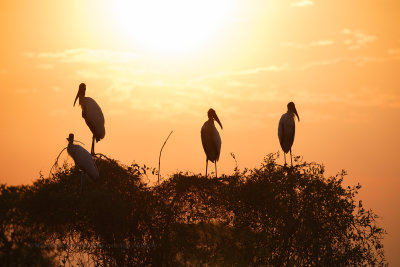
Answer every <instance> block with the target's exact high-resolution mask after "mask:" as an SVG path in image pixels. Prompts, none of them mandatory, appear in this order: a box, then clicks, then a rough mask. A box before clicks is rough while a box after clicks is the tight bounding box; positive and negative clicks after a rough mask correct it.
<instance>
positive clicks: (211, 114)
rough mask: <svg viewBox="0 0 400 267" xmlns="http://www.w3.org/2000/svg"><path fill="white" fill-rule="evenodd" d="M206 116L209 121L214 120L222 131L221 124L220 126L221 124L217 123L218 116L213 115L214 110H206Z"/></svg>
mask: <svg viewBox="0 0 400 267" xmlns="http://www.w3.org/2000/svg"><path fill="white" fill-rule="evenodd" d="M207 115H208V119H210V120H215V121H216V122H218V124H219V126H221V129H223V128H222V124H221V122H220V121H219V118H218V116H217V113H215V110H214V109H212V108H210V109H209V110H208V112H207Z"/></svg>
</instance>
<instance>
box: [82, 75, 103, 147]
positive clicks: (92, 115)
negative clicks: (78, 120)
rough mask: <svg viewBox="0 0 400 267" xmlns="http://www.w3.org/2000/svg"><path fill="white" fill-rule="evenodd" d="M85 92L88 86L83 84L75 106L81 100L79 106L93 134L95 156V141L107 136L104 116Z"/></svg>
mask: <svg viewBox="0 0 400 267" xmlns="http://www.w3.org/2000/svg"><path fill="white" fill-rule="evenodd" d="M85 92H86V85H85V84H84V83H81V84H80V85H79V90H78V93H77V94H76V97H75V101H74V106H75V103H76V100H77V99H78V98H79V105H81V107H82V117H83V118H84V119H85V121H86V124H87V126H89V129H90V131H91V132H92V133H93V138H92V149H91V152H90V153H91V154H92V155H94V141H95V140H96V143H97V142H98V141H100V140H101V139H103V138H104V136H105V134H106V130H105V128H104V115H103V112H102V111H101V108H100V106H99V105H98V104H97V103H96V101H94V99H93V98H90V97H85Z"/></svg>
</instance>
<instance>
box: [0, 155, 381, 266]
mask: <svg viewBox="0 0 400 267" xmlns="http://www.w3.org/2000/svg"><path fill="white" fill-rule="evenodd" d="M276 159H277V155H276V154H270V155H268V156H267V157H266V158H265V160H264V162H263V163H262V165H261V166H260V167H259V168H255V169H253V170H246V171H243V172H239V171H238V170H236V172H235V173H234V174H233V175H230V176H222V177H221V178H219V179H207V178H205V177H203V176H200V175H191V174H183V173H177V174H175V175H173V176H172V177H171V178H170V179H169V180H166V181H164V182H162V183H161V184H160V185H158V186H154V187H150V186H148V185H146V184H145V183H144V182H143V181H144V177H145V172H146V171H148V170H149V169H148V168H146V167H144V168H143V167H140V166H138V165H137V164H134V165H132V166H129V167H127V166H121V165H120V164H118V163H117V162H116V161H114V160H111V159H107V158H106V159H103V158H97V159H96V164H97V166H98V168H99V172H100V178H99V180H98V181H95V183H94V184H87V185H86V187H85V189H84V191H83V192H82V193H81V192H80V190H79V187H80V174H79V172H78V171H76V170H75V168H70V167H68V166H64V167H62V168H60V169H59V170H58V171H57V172H56V173H55V174H54V177H52V178H43V177H41V178H40V179H38V180H37V181H36V182H35V183H34V184H33V185H31V186H20V187H7V186H5V185H3V186H1V187H0V189H1V195H0V201H1V202H0V203H1V205H0V208H1V209H2V210H1V214H2V215H1V216H2V217H1V218H0V219H1V227H2V228H1V229H0V230H1V233H0V234H1V237H2V239H1V240H5V241H0V246H1V251H2V252H1V254H0V257H1V258H0V260H2V259H3V258H4V259H8V260H9V261H8V262H10V260H13V259H16V257H15V256H13V255H14V254H15V253H17V254H18V255H23V256H24V257H25V258H27V257H28V256H29V257H32V255H36V256H35V257H36V259H37V260H38V261H41V262H45V263H46V264H47V265H52V264H53V265H54V264H55V262H58V264H62V265H70V264H71V265H72V264H74V265H76V264H81V265H89V264H90V265H100V266H103V265H107V266H108V265H113V266H131V265H161V264H164V265H200V264H201V265H203V264H208V265H233V264H234V265H277V266H285V265H286V266H305V265H313V266H315V265H320V266H354V265H386V262H385V258H384V253H383V246H382V237H383V235H384V230H383V229H382V228H379V227H378V226H377V225H376V222H375V219H376V218H377V216H376V215H375V214H374V213H373V212H372V211H371V210H367V209H365V208H364V207H363V206H362V202H361V201H356V195H357V192H358V190H359V189H360V188H361V186H360V185H356V186H354V187H347V188H344V187H343V185H342V181H343V177H344V176H345V175H346V174H345V172H342V173H340V174H338V175H336V176H334V177H329V178H326V177H324V168H323V166H321V165H319V164H316V163H307V162H301V161H299V159H298V158H297V160H296V161H295V162H296V164H295V166H294V167H292V168H285V167H283V166H281V165H278V164H277V163H276ZM16 225H18V227H16ZM32 244H36V246H32ZM37 244H40V245H37ZM10 247H12V248H13V249H12V250H10V249H9V248H10ZM27 248H29V249H27ZM2 262H4V261H2ZM41 265H43V264H41Z"/></svg>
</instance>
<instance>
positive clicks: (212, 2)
mask: <svg viewBox="0 0 400 267" xmlns="http://www.w3.org/2000/svg"><path fill="white" fill-rule="evenodd" d="M233 2H234V1H229V0H202V1H198V0H170V1H164V0H146V1H130V0H118V1H115V2H113V3H112V10H113V13H114V17H115V21H116V24H117V25H116V27H118V29H119V30H120V31H121V33H122V34H124V35H126V36H125V37H126V38H127V39H132V40H133V41H135V42H138V43H140V44H141V45H142V46H144V47H146V48H148V49H151V50H155V51H165V52H171V51H188V50H192V49H196V48H199V47H201V46H202V45H203V44H205V43H206V42H208V41H210V40H211V38H212V36H214V35H215V34H216V33H217V32H218V31H219V30H221V29H222V26H223V25H224V22H226V21H227V19H228V18H229V14H230V12H231V11H232V3H233Z"/></svg>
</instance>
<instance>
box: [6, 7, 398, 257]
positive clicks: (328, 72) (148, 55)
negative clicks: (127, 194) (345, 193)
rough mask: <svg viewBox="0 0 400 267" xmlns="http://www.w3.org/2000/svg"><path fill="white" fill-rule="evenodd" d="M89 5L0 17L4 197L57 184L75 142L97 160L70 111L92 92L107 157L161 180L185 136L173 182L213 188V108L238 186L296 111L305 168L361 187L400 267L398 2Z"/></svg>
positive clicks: (225, 163)
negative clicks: (209, 122) (290, 106)
mask: <svg viewBox="0 0 400 267" xmlns="http://www.w3.org/2000/svg"><path fill="white" fill-rule="evenodd" d="M82 2H83V1H78V0H74V1H52V0H38V1H1V2H0V38H1V39H0V46H1V49H0V89H1V90H0V98H1V99H2V104H1V105H0V114H1V115H0V124H1V127H2V128H1V131H0V170H1V172H0V182H1V183H8V184H11V185H17V184H26V183H31V182H32V181H33V180H34V179H36V178H38V174H39V172H40V171H42V172H43V174H44V175H47V174H48V171H49V168H50V167H51V165H52V164H53V162H54V159H55V157H56V156H57V154H58V153H59V152H60V150H61V149H62V148H63V147H65V146H66V144H67V141H66V139H65V138H66V137H67V136H68V134H69V133H70V132H73V133H75V137H76V139H78V140H80V141H82V142H84V143H85V144H86V148H87V149H90V147H89V146H90V142H91V133H90V131H89V129H88V127H87V126H86V124H85V122H84V120H83V119H82V117H81V109H80V107H77V106H76V107H75V108H73V101H74V98H75V95H76V93H77V90H78V86H79V83H81V82H85V83H86V85H87V92H86V93H87V96H90V97H93V98H94V99H96V101H97V102H98V103H99V105H100V106H101V108H102V109H103V113H104V115H105V120H106V136H105V139H104V140H102V141H101V142H99V143H97V145H96V152H101V153H104V154H106V155H109V156H111V157H113V158H116V159H119V160H120V161H121V162H122V163H125V164H130V163H132V162H133V161H136V162H138V163H141V164H143V163H145V164H147V165H151V166H154V167H155V166H157V161H158V153H159V149H160V147H161V145H162V143H163V141H164V139H165V138H166V136H167V135H168V133H169V132H170V131H171V130H174V133H173V135H172V136H171V138H170V140H169V141H168V143H167V145H166V147H165V148H164V151H163V160H162V174H163V175H164V176H165V177H167V175H169V174H171V173H173V172H175V171H178V170H180V171H186V170H187V171H191V172H195V173H199V172H204V168H205V166H204V165H205V164H204V163H205V156H204V152H203V149H202V146H201V141H200V128H201V126H202V124H203V123H204V121H205V120H206V119H207V117H206V113H207V110H208V108H210V107H213V108H214V109H215V110H216V112H217V114H218V116H219V118H220V120H221V122H222V125H223V126H224V129H223V130H220V129H219V128H218V129H219V131H220V134H221V137H222V152H221V158H220V162H219V165H218V166H219V172H220V173H221V172H222V173H227V174H229V173H232V171H233V168H234V166H235V163H234V160H233V159H232V158H231V156H230V153H231V152H233V153H234V154H235V155H236V157H237V160H238V164H239V167H240V168H244V167H254V166H257V165H258V164H259V163H260V162H261V161H262V158H263V156H264V155H266V154H267V153H270V152H276V151H278V150H280V146H279V142H278V138H277V124H278V121H279V118H280V116H281V114H282V113H284V112H285V111H286V104H287V102H289V101H294V102H295V103H296V107H297V110H298V112H299V115H300V119H301V121H300V123H298V124H297V129H296V138H295V142H294V146H293V152H294V153H295V154H297V155H302V156H303V157H304V159H305V160H307V161H316V162H319V163H323V164H324V165H325V166H326V167H327V171H328V174H335V173H336V172H338V171H340V170H341V169H345V170H347V171H348V173H349V176H348V177H347V178H346V181H345V183H346V184H355V183H357V182H360V183H361V184H362V185H363V188H362V191H361V198H362V199H363V200H364V202H365V204H366V205H367V206H368V207H370V208H372V209H374V210H375V211H376V212H377V213H378V214H379V215H380V216H382V217H383V219H382V220H380V223H381V225H383V226H384V227H385V228H386V230H387V231H388V235H387V237H386V239H385V250H386V255H387V258H388V260H389V263H390V264H392V265H400V255H398V253H397V251H398V249H399V247H400V246H399V245H400V241H399V240H400V230H399V229H398V226H399V225H400V214H399V209H398V203H399V201H400V197H399V196H398V193H397V190H398V188H399V186H400V180H399V179H400V177H399V174H398V171H397V167H398V165H399V156H398V151H399V150H400V141H399V139H398V135H399V134H400V131H399V118H398V116H399V115H400V89H399V88H400V80H399V73H400V72H399V71H400V28H399V18H398V14H399V11H400V2H398V1H395V0H393V1H384V0H383V1H361V0H354V1H347V0H346V1H344V0H335V1H333V0H330V1H318V0H315V1H314V0H313V1H311V0H298V1H297V0H284V1H283V0H279V1H278V0H275V1H267V0H265V1H264V0H262V1H261V0H259V1H255V0H251V1H239V0H237V1H232V0H231V1H223V0H219V1H202V2H201V3H202V4H199V3H196V2H193V1H192V2H191V1H186V2H185V4H182V3H183V2H182V1H179V0H169V1H167V2H168V3H169V4H170V5H165V3H163V4H161V3H159V2H157V1H155V0H152V1H150V4H148V5H147V6H141V4H140V2H143V1H139V2H136V3H137V4H130V5H129V4H127V3H130V2H133V1H126V0H118V1H105V0H104V1H97V0H91V1H85V3H84V4H83V3H82ZM164 2H166V1H164ZM187 3H192V4H187ZM66 158H67V156H66V155H64V157H62V160H64V159H66ZM282 160H283V159H282Z"/></svg>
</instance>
